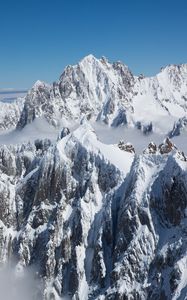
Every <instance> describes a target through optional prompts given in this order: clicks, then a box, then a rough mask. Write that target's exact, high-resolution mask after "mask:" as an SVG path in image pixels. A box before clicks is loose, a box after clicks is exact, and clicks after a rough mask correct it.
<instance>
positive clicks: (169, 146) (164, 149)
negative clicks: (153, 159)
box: [158, 137, 177, 154]
mask: <svg viewBox="0 0 187 300" xmlns="http://www.w3.org/2000/svg"><path fill="white" fill-rule="evenodd" d="M158 149H159V151H160V153H161V154H167V153H169V152H171V151H172V150H173V149H177V148H176V146H175V145H174V144H173V143H172V141H171V140H170V139H169V138H168V137H167V138H166V139H165V140H164V143H163V144H160V145H159V146H158Z"/></svg>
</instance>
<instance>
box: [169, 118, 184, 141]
mask: <svg viewBox="0 0 187 300" xmlns="http://www.w3.org/2000/svg"><path fill="white" fill-rule="evenodd" d="M186 128H187V118H186V117H183V118H180V119H179V120H178V121H177V122H176V123H175V124H174V126H173V129H172V131H171V132H170V133H169V137H170V138H172V137H174V136H178V135H180V134H181V132H182V131H183V130H184V129H186Z"/></svg>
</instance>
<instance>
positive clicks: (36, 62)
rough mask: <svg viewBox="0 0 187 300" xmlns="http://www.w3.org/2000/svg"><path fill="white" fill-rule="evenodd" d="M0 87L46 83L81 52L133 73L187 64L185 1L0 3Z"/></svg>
mask: <svg viewBox="0 0 187 300" xmlns="http://www.w3.org/2000/svg"><path fill="white" fill-rule="evenodd" d="M0 38H1V43H0V89H2V88H11V87H12V88H30V87H31V86H32V85H33V83H34V82H35V81H36V80H37V79H40V80H44V81H47V82H52V81H54V80H56V79H58V77H59V76H60V74H61V73H62V71H63V68H64V67H65V66H66V65H67V64H74V63H76V62H78V61H79V60H80V59H81V58H83V57H84V56H85V55H87V54H90V53H92V54H94V55H95V56H96V57H100V56H102V55H104V56H106V57H108V58H109V60H111V61H114V60H122V61H123V62H124V63H126V64H127V65H128V66H129V67H130V69H131V70H132V71H133V73H135V74H139V73H144V74H145V75H154V74H156V73H157V72H158V71H159V69H160V67H161V66H164V65H167V64H170V63H187V1H186V0H115V1H114V0H108V1H107V0H92V1H90V0H87V1H86V0H50V1H49V0H18V1H16V0H1V1H0Z"/></svg>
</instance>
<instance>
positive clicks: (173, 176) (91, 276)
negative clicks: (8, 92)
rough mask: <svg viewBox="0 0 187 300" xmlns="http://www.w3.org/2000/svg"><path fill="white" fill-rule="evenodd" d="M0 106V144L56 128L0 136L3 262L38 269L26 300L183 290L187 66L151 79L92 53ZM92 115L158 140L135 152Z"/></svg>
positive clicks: (186, 287)
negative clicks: (50, 133) (112, 138)
mask: <svg viewBox="0 0 187 300" xmlns="http://www.w3.org/2000/svg"><path fill="white" fill-rule="evenodd" d="M0 108H1V109H0V127H1V131H2V133H1V135H0V141H1V138H2V137H3V135H5V134H6V133H7V130H8V131H12V132H13V133H15V134H16V133H17V132H19V134H24V132H25V131H24V130H25V129H26V128H28V126H32V124H34V123H35V122H36V121H37V120H45V123H42V124H48V123H49V125H50V126H51V127H52V128H54V130H55V132H58V134H56V138H55V139H51V138H50V137H48V138H45V139H44V138H43V139H42V138H40V137H38V138H36V139H35V140H30V139H29V136H28V137H27V136H26V137H25V140H26V141H25V142H22V143H20V142H19V143H18V142H17V143H16V142H15V141H14V143H12V144H10V143H9V144H4V143H1V145H0V262H1V263H2V264H6V263H7V262H11V261H12V260H14V264H13V267H12V268H13V270H14V271H15V272H16V274H21V273H22V272H24V270H25V269H29V268H31V267H34V276H35V278H36V282H37V285H36V287H35V288H34V289H33V291H32V295H31V299H37V300H40V299H44V300H59V299H73V300H87V299H89V300H94V299H97V300H105V299H106V300H184V299H187V273H186V267H187V227H186V226H187V184H186V182H187V157H186V149H185V147H186V142H185V139H186V126H187V115H186V110H187V64H182V65H169V66H167V67H165V68H162V69H161V71H160V73H159V74H158V75H156V76H155V77H150V78H148V77H144V76H143V75H140V76H134V75H133V74H132V72H131V71H130V70H129V68H128V67H127V66H126V65H124V64H123V63H121V62H115V63H110V62H109V61H108V60H107V59H106V58H105V57H102V58H101V59H96V58H95V57H94V56H92V55H89V56H87V57H85V58H84V59H83V60H82V61H81V62H80V63H78V64H77V65H75V66H67V67H66V68H65V70H64V72H63V73H62V75H61V76H60V79H59V81H58V82H54V83H53V84H52V85H50V84H46V83H44V82H41V81H37V82H36V83H35V85H34V86H33V87H32V88H31V89H30V90H29V91H28V93H27V95H26V96H25V97H24V98H19V99H17V100H16V101H14V102H13V103H0ZM95 124H103V125H102V126H105V127H107V131H105V133H106V132H108V133H107V134H108V135H110V134H112V132H113V130H118V129H119V128H122V129H123V128H130V129H132V134H134V132H136V131H138V132H140V133H141V138H140V140H139V143H141V139H143V138H144V136H146V137H147V136H148V137H150V139H151V138H152V137H153V136H154V134H161V135H163V136H164V137H165V139H164V140H163V141H162V142H161V143H159V144H156V142H154V141H152V142H151V141H150V143H148V144H147V147H146V148H145V149H144V151H142V153H137V152H136V149H135V148H134V146H133V145H132V144H131V143H130V142H129V141H124V140H125V136H124V140H121V141H119V142H118V143H105V142H104V141H103V140H101V139H100V138H99V135H98V133H97V130H96V129H95V128H96V127H95ZM114 132H116V131H114ZM124 132H125V131H124ZM124 134H125V133H124ZM176 136H180V137H181V139H182V141H183V143H182V145H183V148H182V149H179V148H178V146H177V145H176V144H175V143H174V138H175V137H176Z"/></svg>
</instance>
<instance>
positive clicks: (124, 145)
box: [118, 141, 135, 153]
mask: <svg viewBox="0 0 187 300" xmlns="http://www.w3.org/2000/svg"><path fill="white" fill-rule="evenodd" d="M118 147H119V149H120V150H123V151H126V152H130V153H135V149H134V147H133V145H132V144H131V143H125V142H124V141H119V143H118Z"/></svg>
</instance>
